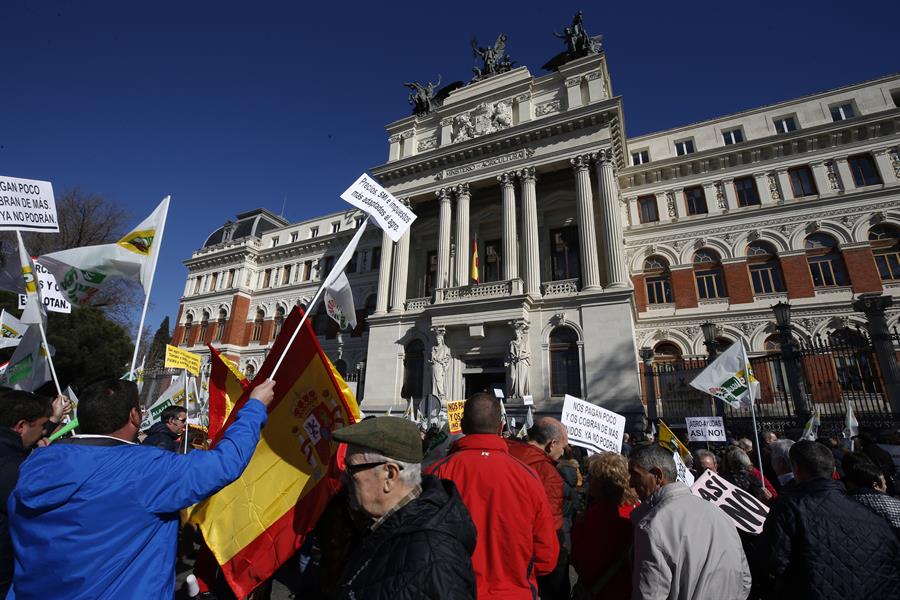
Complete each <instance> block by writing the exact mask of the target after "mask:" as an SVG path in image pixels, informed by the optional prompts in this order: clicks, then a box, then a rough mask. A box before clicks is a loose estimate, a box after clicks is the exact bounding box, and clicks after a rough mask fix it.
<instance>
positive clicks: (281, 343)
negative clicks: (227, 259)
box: [191, 308, 359, 598]
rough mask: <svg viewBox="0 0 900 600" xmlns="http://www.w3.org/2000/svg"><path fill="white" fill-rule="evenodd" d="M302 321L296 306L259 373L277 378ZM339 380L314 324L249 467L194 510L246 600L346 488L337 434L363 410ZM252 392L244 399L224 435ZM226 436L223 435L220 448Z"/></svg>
mask: <svg viewBox="0 0 900 600" xmlns="http://www.w3.org/2000/svg"><path fill="white" fill-rule="evenodd" d="M300 317H301V313H300V310H299V309H296V308H295V309H294V310H293V311H292V312H291V315H290V316H289V317H288V319H287V320H286V322H285V324H284V327H283V328H282V333H281V335H279V337H278V339H277V340H275V344H274V346H273V348H272V351H271V352H270V353H269V355H268V358H267V359H266V361H265V363H263V366H262V367H261V368H260V370H259V372H258V374H257V375H256V377H257V378H260V380H261V381H262V380H265V379H266V378H268V377H269V374H270V373H271V372H272V369H273V367H274V366H275V363H276V362H277V361H278V358H279V357H280V356H281V354H282V352H283V351H284V349H285V347H286V346H287V342H288V340H289V339H290V337H291V334H292V333H293V331H294V329H295V328H296V327H297V325H298V324H299V322H300ZM335 375H336V371H335V370H334V368H333V367H332V366H331V364H330V363H329V361H328V358H327V357H326V356H325V354H324V353H323V352H322V348H321V347H320V346H319V343H318V341H317V340H316V336H315V334H314V333H313V330H312V326H311V325H310V323H309V322H307V323H306V324H305V325H304V327H303V330H302V331H301V332H300V334H299V335H298V336H297V339H296V340H295V341H294V344H293V345H292V346H291V347H290V348H289V349H288V351H287V356H286V357H285V360H284V363H283V364H282V366H281V369H279V371H278V373H277V376H276V377H275V380H276V385H275V399H274V400H273V401H272V403H271V404H270V405H269V420H268V422H267V423H266V426H265V428H263V431H262V435H261V437H260V440H259V445H258V446H257V447H256V451H255V452H254V454H253V458H251V459H250V464H249V465H248V466H247V469H246V470H245V471H244V473H243V474H242V475H241V476H240V477H239V478H238V479H237V480H236V481H234V482H233V483H232V484H230V485H228V486H226V487H225V488H223V489H222V490H221V491H219V492H218V493H217V494H215V495H213V496H212V497H211V498H209V499H207V500H205V501H203V502H201V503H199V504H198V505H197V506H196V507H195V509H194V510H193V511H192V514H191V520H192V521H193V522H194V523H196V524H197V525H198V526H199V527H200V530H201V531H202V532H203V538H204V540H205V542H206V545H207V546H208V547H209V549H210V551H211V552H212V554H213V555H214V556H215V558H216V562H218V564H219V565H220V566H221V568H222V572H223V573H224V575H225V578H226V579H227V581H228V583H229V585H230V586H231V589H232V591H234V593H235V595H236V596H237V597H238V598H242V597H244V596H246V595H247V594H249V593H250V592H251V591H253V590H254V589H255V588H256V587H257V586H258V585H259V584H261V583H263V582H264V581H266V580H267V579H269V578H270V577H271V576H272V575H273V574H274V573H275V571H276V570H277V569H278V567H280V566H281V565H282V564H283V563H284V562H286V561H287V560H288V559H290V558H291V556H293V554H294V553H295V552H296V551H297V549H299V548H300V545H301V544H302V543H303V539H304V537H305V536H306V535H307V534H308V533H309V531H310V530H311V529H312V528H313V526H314V525H315V524H316V521H317V520H318V519H319V516H320V515H321V513H322V511H323V510H324V508H325V505H326V504H327V503H328V501H329V500H330V499H331V497H332V496H333V495H334V493H335V491H336V490H337V489H338V487H339V484H338V480H337V473H338V472H337V469H336V468H335V466H334V465H333V463H334V461H333V460H332V458H333V457H332V453H333V450H334V448H333V447H332V444H331V435H330V432H331V431H332V430H334V429H337V428H340V427H344V426H346V425H349V424H352V423H355V422H356V421H358V420H359V407H358V406H357V404H356V399H355V398H354V397H353V395H352V394H351V393H350V390H349V388H347V387H346V384H343V382H342V381H339V380H338V378H336V377H335ZM342 384H343V385H342ZM251 393H252V390H247V391H245V392H244V393H243V394H242V395H241V398H240V400H239V401H238V402H237V403H236V404H235V410H234V411H232V413H231V415H229V417H228V418H227V419H226V421H225V426H224V428H223V430H222V431H224V430H225V429H227V428H228V426H229V425H230V423H231V422H232V421H233V420H234V416H235V414H236V413H237V411H238V409H240V407H241V406H242V405H243V404H244V403H245V402H247V400H248V399H249V397H250V395H251ZM221 436H222V432H221V431H220V432H219V434H218V436H217V437H216V438H215V439H214V440H213V444H215V443H217V442H218V440H219V439H220V438H221Z"/></svg>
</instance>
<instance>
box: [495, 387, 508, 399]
mask: <svg viewBox="0 0 900 600" xmlns="http://www.w3.org/2000/svg"><path fill="white" fill-rule="evenodd" d="M505 397H506V396H504V395H503V390H501V389H500V388H494V398H497V399H498V400H503V399H504V398H505Z"/></svg>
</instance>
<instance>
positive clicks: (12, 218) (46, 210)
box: [0, 175, 59, 233]
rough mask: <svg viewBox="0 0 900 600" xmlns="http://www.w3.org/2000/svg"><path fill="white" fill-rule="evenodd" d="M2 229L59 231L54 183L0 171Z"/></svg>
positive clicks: (0, 224)
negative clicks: (12, 175)
mask: <svg viewBox="0 0 900 600" xmlns="http://www.w3.org/2000/svg"><path fill="white" fill-rule="evenodd" d="M0 229H3V230H16V229H18V230H19V231H40V232H42V233H57V232H59V222H58V221H57V219H56V200H55V199H54V198H53V185H52V184H51V183H50V182H49V181H38V180H35V179H18V178H16V177H6V176H3V175H0Z"/></svg>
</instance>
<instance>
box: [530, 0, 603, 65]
mask: <svg viewBox="0 0 900 600" xmlns="http://www.w3.org/2000/svg"><path fill="white" fill-rule="evenodd" d="M553 35H554V36H556V37H558V38H559V39H561V40H563V41H565V42H566V50H565V51H564V52H560V53H559V54H557V55H556V56H554V57H553V58H551V59H550V60H549V61H548V62H547V64H545V65H544V69H546V70H547V71H554V70H556V69H558V68H559V67H560V66H561V65H564V64H566V63H567V62H569V61H570V60H574V59H576V58H582V57H584V56H589V55H591V54H599V53H600V49H601V47H602V45H601V43H600V42H601V40H603V36H602V35H593V36H592V35H588V32H587V31H586V30H585V28H584V15H583V13H582V12H581V11H580V10H579V11H578V12H577V13H575V16H574V17H572V24H571V25H570V26H569V27H566V28H565V29H563V33H561V34H560V33H556V32H555V31H554V32H553Z"/></svg>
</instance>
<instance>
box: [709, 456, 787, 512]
mask: <svg viewBox="0 0 900 600" xmlns="http://www.w3.org/2000/svg"><path fill="white" fill-rule="evenodd" d="M719 474H720V475H722V476H723V477H724V478H725V479H727V480H728V481H730V482H731V483H733V484H734V485H736V486H737V487H739V488H741V489H742V490H744V491H745V492H747V493H749V494H751V495H752V496H753V497H755V498H756V499H758V500H760V501H762V502H765V503H766V504H768V503H769V502H771V501H772V500H773V499H774V498H775V496H776V494H775V489H774V488H772V484H771V483H769V481H768V480H767V479H766V478H765V477H763V476H762V475H761V474H760V472H759V469H757V468H756V467H754V466H753V463H751V462H750V457H749V456H747V453H746V452H745V451H744V450H742V449H741V448H738V447H732V448H729V449H728V450H727V451H726V452H725V457H724V460H723V461H722V466H721V467H720V468H719Z"/></svg>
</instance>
